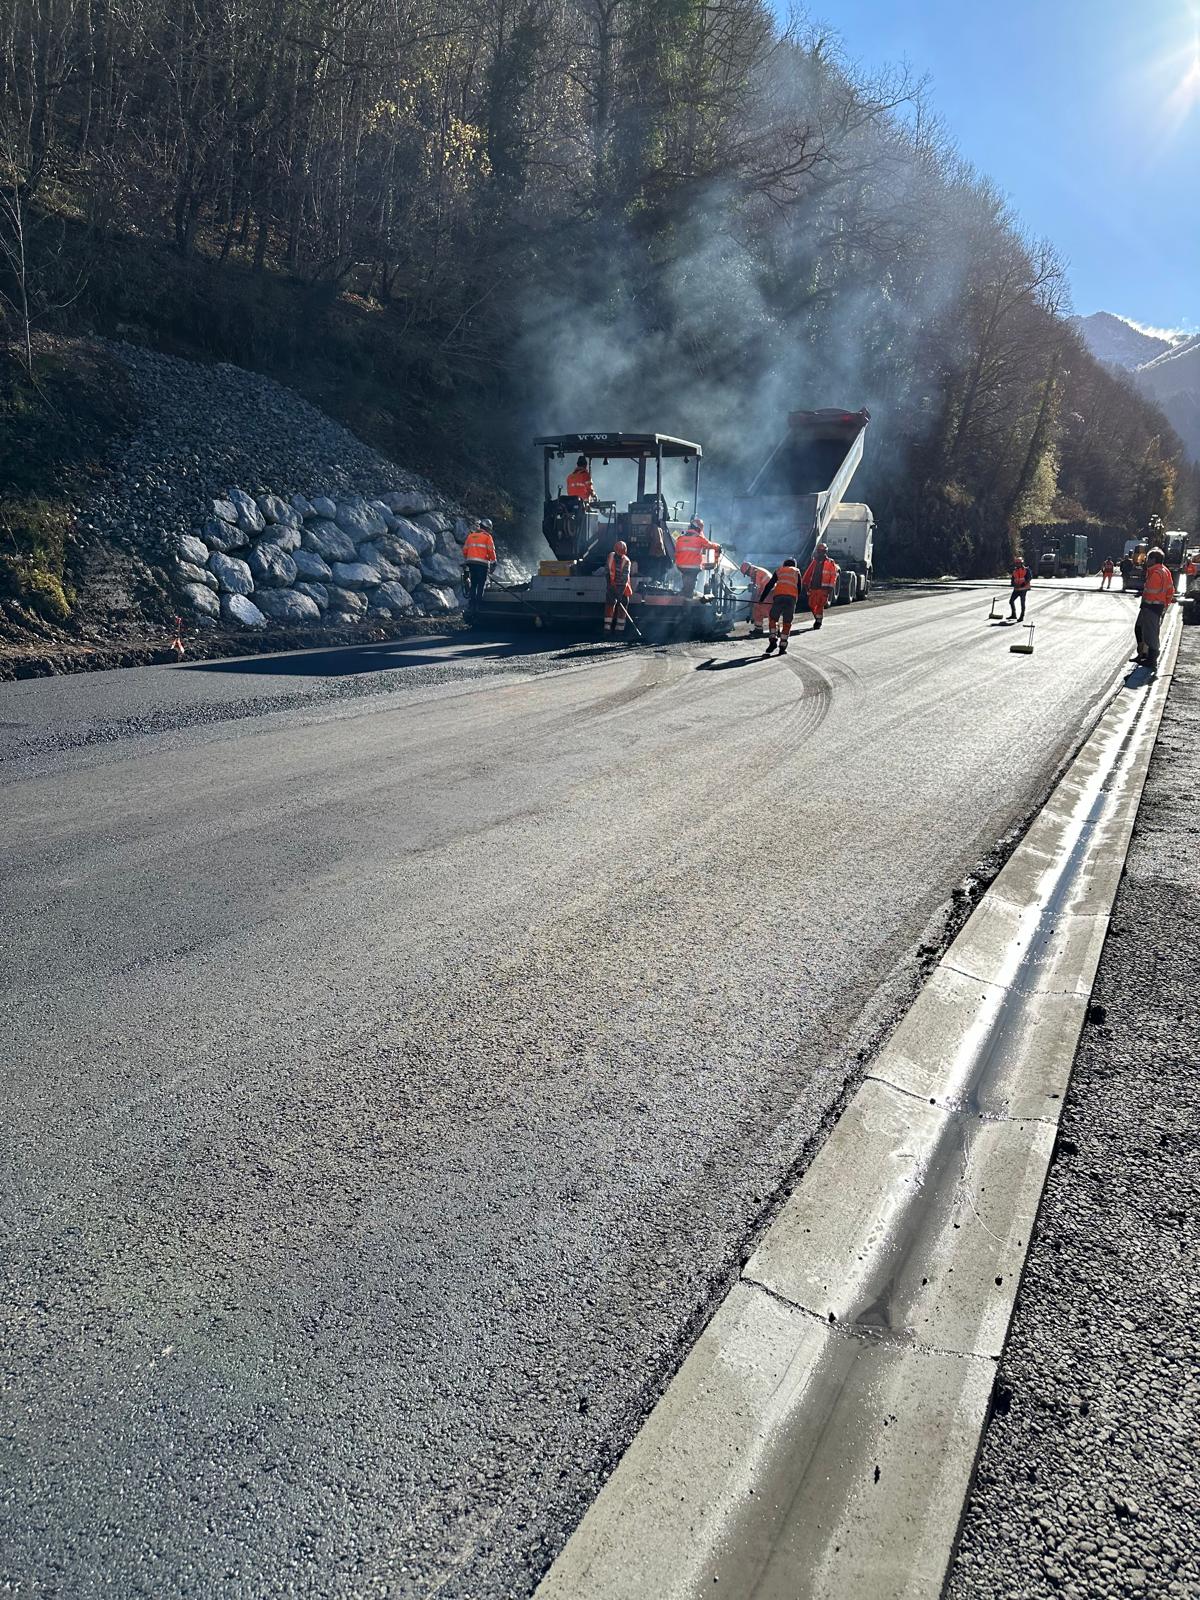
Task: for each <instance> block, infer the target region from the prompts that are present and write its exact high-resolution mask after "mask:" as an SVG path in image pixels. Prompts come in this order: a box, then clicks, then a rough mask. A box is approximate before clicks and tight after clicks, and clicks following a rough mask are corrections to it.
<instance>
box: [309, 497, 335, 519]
mask: <svg viewBox="0 0 1200 1600" xmlns="http://www.w3.org/2000/svg"><path fill="white" fill-rule="evenodd" d="M312 509H313V515H314V516H315V517H320V518H321V520H322V521H323V522H332V521H333V520H334V519H335V518H336V516H337V506H335V505H334V503H333V501H332V500H331V499H330V498H329V496H328V495H326V494H318V495H314V496H313V498H312ZM307 520H308V519H307V518H305V521H307Z"/></svg>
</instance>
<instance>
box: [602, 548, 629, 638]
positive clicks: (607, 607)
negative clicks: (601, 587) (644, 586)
mask: <svg viewBox="0 0 1200 1600" xmlns="http://www.w3.org/2000/svg"><path fill="white" fill-rule="evenodd" d="M632 594H633V562H632V561H630V559H629V546H628V545H627V544H626V543H625V541H624V539H618V540H617V542H616V544H615V545H613V547H612V554H611V555H610V556H609V558H608V588H607V589H606V590H605V592H604V622H605V626H606V627H607V628H608V629H609V630H610V631H611V632H613V633H616V631H617V623H618V622H620V625H621V627H622V629H624V627H625V624H626V622H627V621H628V620H629V607H628V604H627V602H628V600H629V598H630V596H631V595H632Z"/></svg>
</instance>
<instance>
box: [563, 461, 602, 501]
mask: <svg viewBox="0 0 1200 1600" xmlns="http://www.w3.org/2000/svg"><path fill="white" fill-rule="evenodd" d="M567 493H568V494H569V495H572V496H574V498H575V499H576V500H583V501H585V502H587V501H591V500H594V499H595V498H596V491H595V489H594V488H593V486H592V469H591V468H590V467H589V466H588V459H587V457H586V456H580V458H579V460H578V461H577V462H576V463H575V470H574V472H569V473H568V474H567Z"/></svg>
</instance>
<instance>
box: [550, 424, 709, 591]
mask: <svg viewBox="0 0 1200 1600" xmlns="http://www.w3.org/2000/svg"><path fill="white" fill-rule="evenodd" d="M533 442H534V444H535V445H540V446H541V449H542V460H543V474H544V485H545V489H544V492H545V499H544V504H543V510H542V533H543V534H544V535H545V538H546V542H547V544H548V545H549V546H550V548H551V550H553V551H554V554H555V556H556V557H557V558H558V559H559V560H560V561H573V562H577V563H579V564H580V570H583V571H587V570H590V568H591V567H592V566H596V567H599V566H600V565H601V564H602V563H603V561H604V560H605V559H606V558H607V556H608V555H609V553H610V552H611V550H612V547H613V545H614V544H615V543H616V541H617V539H619V538H621V539H624V540H625V541H626V543H627V544H628V546H629V554H630V555H631V556H632V557H633V559H634V560H635V561H637V562H639V564H640V565H641V566H642V567H643V568H644V569H645V568H646V567H647V566H648V564H651V563H653V562H654V561H655V560H658V561H664V562H670V561H672V560H673V559H674V554H675V549H674V538H673V536H672V533H671V530H670V527H669V524H670V522H671V521H673V520H674V521H679V520H684V519H682V518H680V517H679V516H678V514H677V515H676V516H675V517H674V518H672V516H671V508H670V507H669V506H668V504H667V500H666V496H665V495H664V493H663V462H664V461H679V462H681V463H682V464H683V465H685V466H688V465H691V466H693V473H692V483H691V512H690V514H691V515H694V514H695V512H696V509H697V505H698V502H699V496H700V462H701V459H702V457H703V454H704V452H703V450H702V449H701V447H700V446H699V445H698V444H693V443H692V442H691V441H690V440H688V439H676V438H674V437H672V436H671V435H670V434H666V433H562V434H556V435H553V436H552V437H549V438H541V439H535V440H534V441H533ZM581 456H582V457H584V458H585V459H586V461H587V464H588V468H589V470H590V468H591V467H592V465H593V464H594V463H597V462H598V463H599V464H600V465H601V466H605V467H607V466H609V465H610V463H612V462H614V461H630V462H633V463H634V464H635V465H636V467H637V483H636V492H635V495H634V498H633V499H632V500H631V501H630V502H629V503H628V508H627V509H624V510H620V509H618V506H617V502H616V501H615V500H602V499H600V498H598V497H594V498H593V499H591V500H583V499H581V498H580V497H579V496H577V495H572V494H569V493H567V492H565V489H564V487H563V486H562V485H560V484H557V483H556V482H555V478H556V477H557V470H556V469H557V464H558V463H559V462H566V463H570V464H571V465H572V466H573V465H574V463H575V462H576V460H578V458H579V457H581ZM651 469H653V477H652V482H653V487H652V488H650V489H648V488H647V480H648V479H649V478H650V477H651ZM678 509H679V508H678V507H677V511H678ZM684 509H686V502H685V506H684Z"/></svg>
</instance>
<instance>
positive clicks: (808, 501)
mask: <svg viewBox="0 0 1200 1600" xmlns="http://www.w3.org/2000/svg"><path fill="white" fill-rule="evenodd" d="M870 420H871V415H870V412H869V411H867V410H866V408H865V407H864V408H863V409H862V410H861V411H843V410H840V409H837V408H829V409H825V410H820V411H793V412H792V413H791V415H790V416H789V417H788V420H787V429H786V432H785V433H784V435H783V437H782V438H781V439H780V440H779V442H778V443H777V444H776V445H775V447H774V449H773V450H772V451H771V453H770V455H769V456H768V457H767V459H766V460H765V461H764V462H763V464H762V466H761V467H760V468H759V470H758V472H757V473H756V474H755V475H754V477H753V479H752V480H751V482H750V485H749V487H748V489H747V490H746V493H745V494H744V495H739V496H738V497H737V498H736V499H735V500H734V502H733V506H732V510H731V518H730V520H731V527H730V535H731V540H732V542H733V543H734V544H735V545H736V546H737V549H738V551H739V552H740V553H742V554H744V555H745V556H746V558H747V559H748V560H750V561H753V562H755V563H756V564H757V565H760V566H764V567H776V566H778V565H779V564H780V563H781V562H782V561H784V560H785V559H786V558H787V557H788V556H794V557H795V559H796V560H797V561H798V562H799V564H800V567H801V569H802V570H803V568H805V567H806V566H807V565H808V563H809V561H810V560H811V559H812V553H813V551H814V549H815V548H816V546H817V545H818V544H819V543H820V542H821V541H822V540H823V541H824V542H825V543H826V544H827V545H828V546H829V553H830V555H831V556H832V557H833V559H834V560H835V561H836V562H837V563H838V566H839V567H840V568H841V575H840V577H839V579H838V592H837V595H836V596H835V600H841V601H850V600H861V599H865V598H866V596H867V593H868V592H869V590H870V587H871V580H872V576H873V560H874V537H875V519H874V517H873V516H872V515H871V509H870V507H869V506H866V505H861V504H856V503H847V502H846V501H845V496H846V493H847V491H848V489H849V487H850V482H851V480H852V479H853V477H854V474H855V472H856V471H857V470H858V466H859V463H860V462H861V461H862V458H863V446H864V443H865V438H866V430H867V424H868V423H869V422H870Z"/></svg>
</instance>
